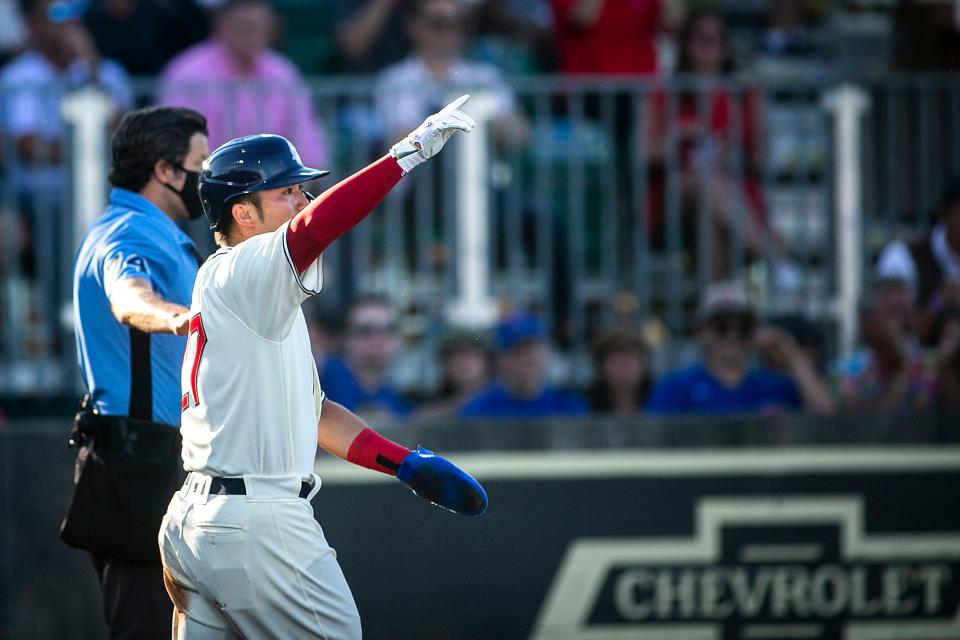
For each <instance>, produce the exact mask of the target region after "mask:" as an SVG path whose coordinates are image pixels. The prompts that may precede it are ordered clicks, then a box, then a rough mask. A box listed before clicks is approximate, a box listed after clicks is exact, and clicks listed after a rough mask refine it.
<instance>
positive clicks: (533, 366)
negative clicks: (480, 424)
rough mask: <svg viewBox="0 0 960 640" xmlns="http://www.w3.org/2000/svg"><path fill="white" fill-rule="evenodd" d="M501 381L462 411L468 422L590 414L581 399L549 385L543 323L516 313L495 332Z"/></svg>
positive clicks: (545, 334) (468, 402)
mask: <svg viewBox="0 0 960 640" xmlns="http://www.w3.org/2000/svg"><path fill="white" fill-rule="evenodd" d="M495 342H496V348H497V372H498V377H497V379H496V381H494V383H493V384H492V385H491V386H489V387H487V388H486V389H484V390H483V391H481V392H480V393H478V394H477V395H475V396H474V397H472V398H471V399H470V400H468V401H467V402H466V403H465V404H464V405H463V407H461V409H460V415H461V416H463V417H465V418H547V417H556V416H580V415H585V414H586V413H587V411H588V406H587V403H586V401H584V399H583V398H581V397H580V396H579V395H576V394H574V393H570V392H566V391H563V390H560V389H557V388H555V387H553V386H551V385H549V384H548V382H547V359H548V358H549V355H550V352H549V348H548V345H547V333H546V330H545V329H544V327H543V324H541V322H540V320H539V319H538V318H536V317H535V316H532V315H529V314H526V313H515V314H512V315H510V316H508V317H507V318H505V319H504V320H502V321H501V322H500V324H499V325H497V328H496V331H495Z"/></svg>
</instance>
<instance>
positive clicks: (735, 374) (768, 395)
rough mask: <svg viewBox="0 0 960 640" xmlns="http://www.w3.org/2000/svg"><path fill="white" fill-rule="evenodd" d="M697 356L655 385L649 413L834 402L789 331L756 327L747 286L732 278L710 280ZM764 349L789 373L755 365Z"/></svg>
mask: <svg viewBox="0 0 960 640" xmlns="http://www.w3.org/2000/svg"><path fill="white" fill-rule="evenodd" d="M698 321H699V324H700V332H699V338H700V344H701V348H702V359H701V361H700V362H698V363H696V364H694V365H693V366H691V367H688V368H686V369H681V370H680V371H675V372H673V373H671V374H669V375H667V376H665V377H664V378H663V379H661V380H660V382H659V383H657V384H656V385H655V386H654V388H653V391H652V393H651V395H650V399H649V400H648V402H647V407H646V411H647V413H649V414H653V415H734V414H750V413H758V412H774V411H782V410H798V409H801V408H806V409H808V410H811V411H815V412H819V413H829V412H831V411H832V410H833V400H832V399H831V397H830V393H829V391H828V389H827V386H826V385H825V384H824V382H823V380H822V379H821V378H820V376H819V375H818V374H817V372H816V369H815V368H814V366H813V364H812V363H811V362H810V360H809V359H808V358H807V356H806V355H805V354H804V352H803V351H802V350H801V349H799V348H798V347H797V345H796V343H795V342H794V341H793V340H792V339H791V337H790V335H789V334H788V333H787V332H785V331H783V330H781V329H777V328H774V327H760V328H758V327H757V318H756V314H755V312H754V310H753V308H752V307H751V305H750V302H749V298H748V296H747V292H746V289H745V288H744V287H743V286H742V285H740V284H739V283H737V282H718V283H714V284H711V285H710V286H708V287H707V289H706V291H705V292H704V296H703V300H702V301H701V305H700V309H699V311H698ZM759 353H763V354H764V355H766V356H767V357H768V358H769V359H771V360H775V361H778V362H782V363H784V369H785V370H786V371H787V372H788V373H789V375H781V374H779V373H774V372H772V371H769V370H766V369H763V368H760V367H757V366H755V359H756V356H757V355H758V354H759Z"/></svg>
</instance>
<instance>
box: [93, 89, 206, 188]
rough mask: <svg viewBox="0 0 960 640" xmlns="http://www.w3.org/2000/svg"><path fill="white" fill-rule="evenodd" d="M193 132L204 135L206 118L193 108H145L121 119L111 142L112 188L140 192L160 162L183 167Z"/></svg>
mask: <svg viewBox="0 0 960 640" xmlns="http://www.w3.org/2000/svg"><path fill="white" fill-rule="evenodd" d="M195 133H202V134H203V135H207V119H206V118H204V117H203V116H202V115H201V114H199V113H197V112H196V111H194V110H192V109H183V108H180V107H146V108H145V109H137V110H136V111H131V112H130V113H128V114H126V115H125V116H123V120H121V121H120V126H119V127H118V128H117V131H116V133H114V134H113V140H112V142H111V143H110V156H111V158H110V174H109V175H108V176H107V179H108V180H109V181H110V184H112V185H113V186H114V187H119V188H121V189H127V190H128V191H140V190H141V189H143V188H144V187H145V186H146V184H147V183H148V182H149V181H150V176H151V175H153V168H154V166H155V165H156V164H157V162H159V161H160V160H166V161H167V162H169V163H170V164H174V165H180V164H183V159H184V158H185V157H186V156H187V153H188V152H189V151H190V138H191V137H192V136H193V134H195Z"/></svg>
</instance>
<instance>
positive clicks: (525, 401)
mask: <svg viewBox="0 0 960 640" xmlns="http://www.w3.org/2000/svg"><path fill="white" fill-rule="evenodd" d="M695 318H696V320H695V322H696V334H695V336H696V344H697V347H698V348H697V353H696V354H695V355H693V357H692V358H690V361H691V363H690V364H689V365H688V366H685V367H682V368H679V369H676V370H672V371H667V372H662V373H661V374H660V375H658V374H657V371H656V369H657V367H656V362H657V358H656V350H657V347H656V345H655V344H652V343H653V340H652V339H651V337H650V335H649V334H650V333H651V332H649V331H645V330H644V329H645V328H644V327H640V326H635V325H629V324H618V325H612V326H608V327H600V328H598V329H597V330H596V331H595V335H594V337H593V341H592V345H591V357H590V360H589V362H581V363H579V365H578V366H581V367H582V368H583V369H584V372H585V373H587V374H588V375H587V376H586V379H587V380H588V382H587V384H585V385H581V386H580V387H579V388H574V387H571V386H569V385H568V386H567V387H564V388H559V387H557V386H555V385H554V384H553V380H554V379H555V376H554V375H553V373H552V370H551V366H550V364H551V358H552V357H553V355H554V353H555V348H554V346H553V345H552V344H551V340H550V337H549V335H548V333H547V331H546V329H545V326H544V324H543V322H542V320H541V319H540V318H538V317H537V316H536V315H535V314H532V313H528V312H526V311H522V310H518V311H512V312H508V313H505V314H504V316H503V317H502V319H501V320H500V321H499V322H498V324H497V325H496V326H495V327H494V329H493V330H492V331H490V332H485V333H480V332H476V331H471V330H469V329H465V328H456V327H453V328H448V329H447V330H446V331H445V332H444V334H443V335H442V336H441V338H440V339H439V340H438V341H437V346H436V352H435V353H434V354H433V365H432V366H434V367H435V368H436V375H435V383H434V384H433V385H432V388H431V389H428V390H426V393H425V392H424V390H422V389H420V390H417V391H416V392H415V393H404V390H402V389H399V388H397V387H395V386H393V384H392V383H391V376H390V374H391V371H392V365H394V364H395V360H396V358H397V356H398V354H399V352H400V350H401V349H402V348H403V335H402V332H401V328H400V326H399V323H398V318H397V313H396V309H395V308H394V307H393V305H392V303H391V302H390V300H389V299H388V298H385V297H380V296H368V297H362V298H359V299H357V300H355V301H354V303H353V304H352V306H351V307H350V309H349V310H348V312H347V313H346V314H345V315H344V316H343V322H340V321H339V320H340V318H339V316H338V317H337V318H331V317H329V316H325V315H324V314H322V313H315V314H312V315H311V317H310V319H309V324H310V326H311V333H312V335H313V344H314V346H315V354H314V355H315V357H316V359H317V362H318V367H319V370H320V371H321V384H322V385H323V387H324V388H325V389H326V390H327V392H328V393H329V394H330V395H331V397H333V398H335V399H337V400H338V401H339V402H342V403H344V404H345V405H346V406H348V407H349V408H351V409H352V410H354V411H357V412H359V413H361V414H366V415H368V416H370V415H372V416H373V417H376V418H380V419H389V420H427V421H429V420H437V419H442V418H444V417H454V416H458V417H461V418H513V419H523V418H548V417H563V416H568V417H569V416H582V415H585V414H587V413H595V414H607V415H613V416H619V417H630V416H638V415H647V416H654V417H658V416H659V417H664V416H733V415H771V414H777V413H782V412H791V411H806V412H809V413H814V414H819V415H831V414H834V413H837V412H848V411H924V410H933V409H937V408H955V407H960V178H957V179H955V180H954V181H953V182H951V183H950V185H948V187H947V188H946V190H945V192H944V194H943V198H942V201H941V203H940V210H939V216H938V219H937V222H936V224H935V226H934V228H933V230H932V231H931V232H930V233H929V234H927V235H924V236H921V237H918V238H914V239H912V240H911V241H910V242H906V243H904V242H899V241H897V242H892V243H890V244H889V245H888V246H887V247H886V248H885V249H884V250H883V252H882V253H881V254H880V256H879V257H878V259H877V261H876V263H875V265H874V266H873V268H872V270H871V273H870V275H869V278H868V285H867V287H866V291H865V292H864V297H863V301H862V304H861V307H860V315H859V335H860V342H859V345H858V348H857V350H856V351H855V352H854V353H853V354H851V355H849V356H846V357H840V358H836V359H833V360H832V361H831V360H830V358H829V355H828V354H829V352H830V350H829V348H828V347H829V345H828V344H827V339H826V335H825V333H824V332H823V330H822V328H821V327H820V326H818V325H816V324H814V323H811V322H809V321H808V320H806V319H804V318H802V317H798V316H781V317H773V318H763V317H761V316H760V315H759V314H758V311H757V308H756V306H755V305H754V304H753V302H752V301H751V296H750V292H749V290H748V288H747V287H746V286H745V285H744V284H743V283H742V282H739V281H736V280H726V281H717V282H714V283H712V284H710V285H709V286H707V287H706V288H705V289H704V290H703V292H702V294H701V298H700V300H699V303H698V306H697V308H696V310H695ZM577 377H579V378H580V379H584V376H577ZM568 379H569V376H568Z"/></svg>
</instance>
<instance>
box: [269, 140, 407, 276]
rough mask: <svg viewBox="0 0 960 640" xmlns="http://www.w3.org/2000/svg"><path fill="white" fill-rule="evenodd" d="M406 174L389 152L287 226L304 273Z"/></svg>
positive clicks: (290, 245) (299, 268)
mask: <svg viewBox="0 0 960 640" xmlns="http://www.w3.org/2000/svg"><path fill="white" fill-rule="evenodd" d="M401 177H403V171H402V170H401V169H400V165H398V164H397V161H396V160H395V159H393V158H392V157H391V156H389V155H385V156H383V157H382V158H380V159H379V160H377V161H376V162H374V163H372V164H370V165H367V166H366V167H365V168H363V169H361V170H360V171H358V172H357V173H355V174H353V175H352V176H350V177H349V178H346V179H345V180H342V181H340V182H338V183H337V184H336V185H334V186H333V187H331V188H329V189H327V190H326V191H324V192H323V193H322V194H321V195H320V196H319V197H317V199H316V200H314V201H313V202H311V203H310V204H308V205H307V206H306V207H304V209H303V211H301V212H300V213H298V214H297V215H296V217H294V219H293V221H292V222H291V223H290V226H289V227H287V248H288V249H289V250H290V257H291V258H292V259H293V264H294V266H295V267H296V269H297V271H298V272H299V273H303V272H304V271H305V270H306V269H307V267H309V266H310V265H311V264H312V263H313V261H314V260H316V259H317V258H318V257H319V256H320V254H321V253H323V250H324V249H326V248H327V247H328V246H329V245H330V243H331V242H333V241H334V240H336V239H337V238H339V237H340V236H342V235H343V234H344V233H346V232H347V231H349V230H350V229H352V228H353V227H354V226H356V224H357V223H359V222H360V221H361V220H363V219H364V218H365V217H367V215H368V214H369V213H370V212H371V211H373V209H374V207H376V206H377V205H378V204H380V201H381V200H383V198H384V197H385V196H386V195H387V193H389V192H390V189H392V188H393V187H394V186H395V185H396V184H397V183H398V182H399V181H400V178H401Z"/></svg>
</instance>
